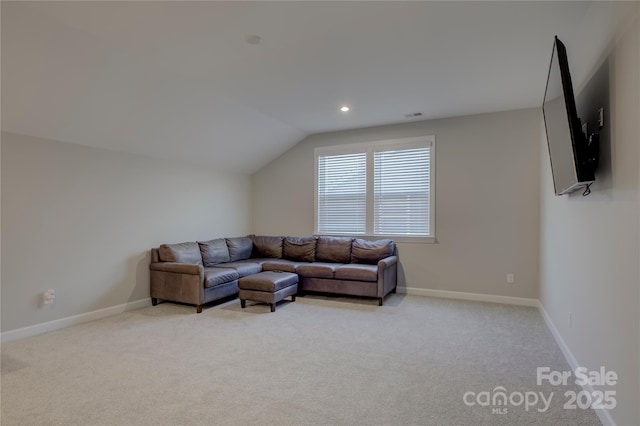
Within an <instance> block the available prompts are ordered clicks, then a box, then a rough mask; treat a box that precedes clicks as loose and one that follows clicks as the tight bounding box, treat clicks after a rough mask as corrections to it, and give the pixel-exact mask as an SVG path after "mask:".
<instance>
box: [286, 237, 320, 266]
mask: <svg viewBox="0 0 640 426" xmlns="http://www.w3.org/2000/svg"><path fill="white" fill-rule="evenodd" d="M282 251H283V257H284V258H285V259H290V260H299V261H301V262H313V261H314V260H315V258H316V239H315V237H306V238H299V237H286V238H285V239H284V245H283V250H282Z"/></svg>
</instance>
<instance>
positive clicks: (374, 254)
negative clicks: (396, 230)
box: [351, 238, 395, 265]
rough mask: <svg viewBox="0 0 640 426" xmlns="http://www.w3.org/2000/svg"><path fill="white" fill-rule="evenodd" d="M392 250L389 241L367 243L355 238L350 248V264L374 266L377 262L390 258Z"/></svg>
mask: <svg viewBox="0 0 640 426" xmlns="http://www.w3.org/2000/svg"><path fill="white" fill-rule="evenodd" d="M394 249H395V245H394V242H393V241H391V240H378V241H367V240H362V239H359V238H357V239H355V240H354V241H353V245H352V246H351V263H367V264H370V265H375V264H376V263H378V261H379V260H382V259H384V258H385V257H389V256H391V255H392V254H393V252H394Z"/></svg>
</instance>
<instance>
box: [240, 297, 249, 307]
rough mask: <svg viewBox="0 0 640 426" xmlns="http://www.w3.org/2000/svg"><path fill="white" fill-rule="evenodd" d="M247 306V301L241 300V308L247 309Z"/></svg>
mask: <svg viewBox="0 0 640 426" xmlns="http://www.w3.org/2000/svg"><path fill="white" fill-rule="evenodd" d="M246 306H247V301H246V300H243V299H240V307H241V308H245V307H246Z"/></svg>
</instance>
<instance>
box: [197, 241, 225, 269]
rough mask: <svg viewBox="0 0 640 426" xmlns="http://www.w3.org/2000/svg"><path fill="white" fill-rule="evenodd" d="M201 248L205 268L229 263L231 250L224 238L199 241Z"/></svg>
mask: <svg viewBox="0 0 640 426" xmlns="http://www.w3.org/2000/svg"><path fill="white" fill-rule="evenodd" d="M198 245H199V246H200V254H202V261H203V262H204V266H213V265H217V264H219V263H224V262H229V260H230V257H229V249H228V248H227V241H226V240H225V239H224V238H218V239H215V240H209V241H198Z"/></svg>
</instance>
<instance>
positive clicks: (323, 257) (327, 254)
mask: <svg viewBox="0 0 640 426" xmlns="http://www.w3.org/2000/svg"><path fill="white" fill-rule="evenodd" d="M352 240H353V238H349V237H318V244H317V245H316V260H317V261H319V262H334V263H350V262H351V241H352Z"/></svg>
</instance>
